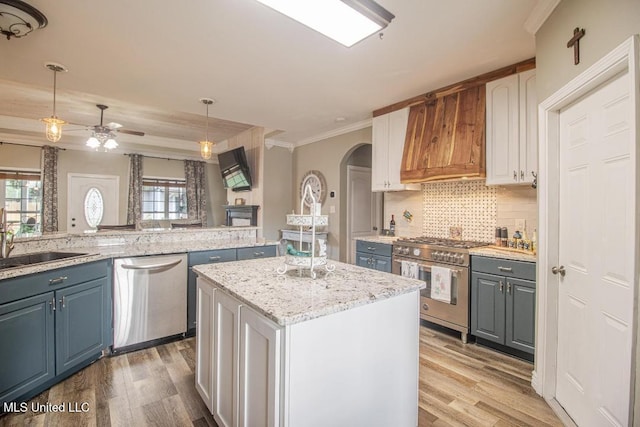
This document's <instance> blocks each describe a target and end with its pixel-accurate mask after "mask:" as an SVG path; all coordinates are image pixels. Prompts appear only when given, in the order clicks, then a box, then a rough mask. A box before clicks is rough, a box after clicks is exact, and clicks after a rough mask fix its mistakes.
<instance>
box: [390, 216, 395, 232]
mask: <svg viewBox="0 0 640 427" xmlns="http://www.w3.org/2000/svg"><path fill="white" fill-rule="evenodd" d="M389 233H390V234H391V235H392V236H395V235H396V220H395V218H394V217H393V215H391V221H389Z"/></svg>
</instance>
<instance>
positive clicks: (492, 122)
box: [486, 74, 520, 185]
mask: <svg viewBox="0 0 640 427" xmlns="http://www.w3.org/2000/svg"><path fill="white" fill-rule="evenodd" d="M518 89H519V84H518V75H517V74H514V75H511V76H507V77H504V78H502V79H498V80H494V81H492V82H489V83H487V112H486V114H487V116H486V117H487V124H486V127H487V129H486V140H487V185H497V184H514V183H517V182H518V179H519V171H520V167H519V161H520V154H519V151H518V138H519V137H520V131H519V125H518V122H519V120H520V116H519V97H518Z"/></svg>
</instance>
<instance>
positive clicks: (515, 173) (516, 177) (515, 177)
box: [513, 171, 518, 181]
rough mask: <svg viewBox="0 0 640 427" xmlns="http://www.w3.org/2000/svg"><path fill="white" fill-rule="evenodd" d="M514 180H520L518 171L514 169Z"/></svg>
mask: <svg viewBox="0 0 640 427" xmlns="http://www.w3.org/2000/svg"><path fill="white" fill-rule="evenodd" d="M513 180H514V181H517V180H518V172H516V171H513Z"/></svg>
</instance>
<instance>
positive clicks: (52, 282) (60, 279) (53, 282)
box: [49, 276, 67, 285]
mask: <svg viewBox="0 0 640 427" xmlns="http://www.w3.org/2000/svg"><path fill="white" fill-rule="evenodd" d="M65 280H67V276H60V277H56V278H55V279H51V280H49V284H50V285H59V284H60V283H62V282H64V281H65Z"/></svg>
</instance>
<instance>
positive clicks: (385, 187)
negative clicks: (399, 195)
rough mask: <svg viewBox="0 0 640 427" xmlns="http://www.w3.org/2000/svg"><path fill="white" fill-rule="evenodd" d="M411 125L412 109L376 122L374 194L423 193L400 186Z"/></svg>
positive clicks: (397, 112) (385, 115)
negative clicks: (404, 153) (406, 140)
mask: <svg viewBox="0 0 640 427" xmlns="http://www.w3.org/2000/svg"><path fill="white" fill-rule="evenodd" d="M408 122H409V107H407V108H403V109H402V110H397V111H393V112H391V113H388V114H383V115H382V116H378V117H374V118H373V128H372V138H373V149H372V153H373V154H372V167H371V190H372V191H401V190H420V184H402V183H400V165H401V163H402V153H403V151H404V140H405V137H406V135H407V124H408Z"/></svg>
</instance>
